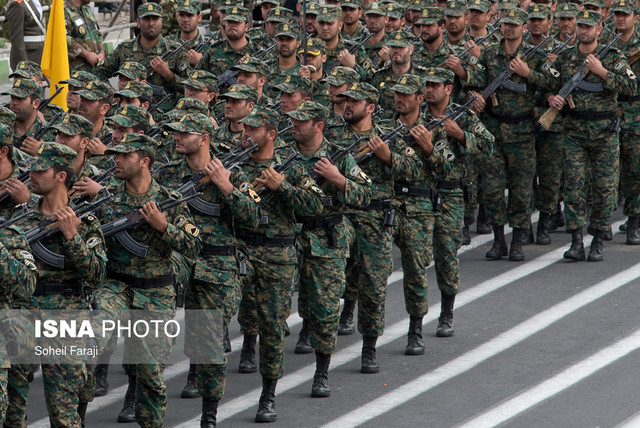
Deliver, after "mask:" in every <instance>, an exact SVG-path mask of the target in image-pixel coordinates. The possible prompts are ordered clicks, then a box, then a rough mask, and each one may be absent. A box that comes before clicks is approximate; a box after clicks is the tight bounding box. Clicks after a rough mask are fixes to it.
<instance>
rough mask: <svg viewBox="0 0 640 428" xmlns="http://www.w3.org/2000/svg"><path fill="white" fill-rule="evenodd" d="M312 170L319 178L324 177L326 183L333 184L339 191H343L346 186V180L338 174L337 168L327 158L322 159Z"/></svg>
mask: <svg viewBox="0 0 640 428" xmlns="http://www.w3.org/2000/svg"><path fill="white" fill-rule="evenodd" d="M313 170H314V171H315V173H316V174H318V175H319V176H320V177H324V178H325V179H326V180H327V181H329V182H331V183H333V184H335V185H336V187H338V188H339V189H340V190H342V191H344V188H345V187H346V184H347V179H346V178H345V177H344V175H342V174H341V173H340V171H339V170H338V167H337V166H335V165H334V164H333V163H331V161H330V160H329V159H327V158H322V159H320V160H319V161H318V162H316V164H315V165H314V167H313Z"/></svg>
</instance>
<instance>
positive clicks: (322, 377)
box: [311, 351, 331, 397]
mask: <svg viewBox="0 0 640 428" xmlns="http://www.w3.org/2000/svg"><path fill="white" fill-rule="evenodd" d="M330 362H331V354H322V353H320V352H318V351H316V372H315V374H314V375H313V386H312V387H311V396H312V397H331V389H329V363H330Z"/></svg>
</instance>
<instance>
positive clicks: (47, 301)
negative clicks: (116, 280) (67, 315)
mask: <svg viewBox="0 0 640 428" xmlns="http://www.w3.org/2000/svg"><path fill="white" fill-rule="evenodd" d="M76 161H77V154H76V152H75V151H73V149H71V148H69V147H67V146H64V145H62V144H59V143H42V146H41V149H40V151H39V153H38V157H37V158H36V160H35V162H34V164H33V166H32V169H31V188H32V191H33V193H35V194H37V195H40V196H42V198H41V199H40V201H39V203H38V205H37V207H36V210H35V212H34V213H33V214H32V215H30V216H29V217H27V218H26V219H24V220H23V221H22V222H21V227H22V228H23V229H26V230H28V229H30V228H33V227H37V226H38V225H39V224H40V222H41V221H43V220H45V219H50V218H55V219H56V223H57V226H58V227H59V231H60V233H55V234H54V235H52V236H51V237H48V238H43V239H42V240H41V241H40V242H41V243H42V244H43V245H44V246H45V247H46V248H47V249H48V250H50V251H52V252H54V253H56V254H61V255H63V256H64V267H62V268H60V267H53V266H51V265H49V264H47V263H46V262H45V261H44V260H42V259H40V258H39V257H38V255H37V253H36V254H34V255H35V256H36V258H35V263H36V265H37V267H38V272H39V273H40V277H39V280H38V283H37V284H36V289H35V292H34V293H33V297H32V299H31V302H30V305H29V306H30V308H32V309H40V310H52V309H75V310H79V309H85V310H87V309H88V308H87V296H90V295H91V294H92V293H93V292H95V291H97V290H98V288H99V287H100V283H101V282H102V280H103V279H104V274H105V269H106V263H107V257H106V255H105V248H104V238H103V236H102V232H101V231H100V223H99V222H98V220H97V219H96V218H95V217H94V216H92V215H89V216H85V217H84V218H82V219H79V218H78V217H77V216H76V213H75V212H74V211H73V209H72V207H71V206H69V198H68V196H67V189H68V187H69V185H70V184H71V180H72V179H73V169H74V166H75V164H76ZM32 245H33V243H32ZM42 377H43V382H44V392H45V399H46V402H47V410H48V412H49V421H50V423H51V426H53V427H63V426H80V423H81V421H83V420H84V414H85V412H86V402H83V401H82V397H81V390H82V388H83V387H84V385H85V383H86V381H87V378H88V373H87V370H86V367H85V364H79V363H76V364H42ZM26 388H27V391H28V384H27V385H26Z"/></svg>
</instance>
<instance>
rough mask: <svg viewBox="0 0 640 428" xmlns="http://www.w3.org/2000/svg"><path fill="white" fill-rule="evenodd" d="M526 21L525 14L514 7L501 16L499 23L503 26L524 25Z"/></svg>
mask: <svg viewBox="0 0 640 428" xmlns="http://www.w3.org/2000/svg"><path fill="white" fill-rule="evenodd" d="M527 19H528V16H527V12H525V11H524V10H522V9H520V8H519V7H514V8H513V9H509V10H508V11H506V12H505V13H504V14H502V20H501V21H500V22H502V23H505V24H514V25H524V24H525V22H527Z"/></svg>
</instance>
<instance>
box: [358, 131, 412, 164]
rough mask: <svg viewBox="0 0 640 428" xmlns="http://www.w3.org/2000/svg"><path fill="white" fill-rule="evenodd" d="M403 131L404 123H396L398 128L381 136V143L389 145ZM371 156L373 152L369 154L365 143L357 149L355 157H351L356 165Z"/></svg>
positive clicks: (369, 150) (369, 151)
mask: <svg viewBox="0 0 640 428" xmlns="http://www.w3.org/2000/svg"><path fill="white" fill-rule="evenodd" d="M403 129H405V126H404V123H401V122H400V121H398V126H397V127H396V128H394V129H392V130H391V131H389V132H387V133H385V134H382V135H381V136H380V139H381V140H382V141H384V142H385V143H389V142H391V140H393V139H394V138H396V137H397V136H398V134H399V133H400V132H402V130H403ZM372 156H373V152H371V149H370V148H369V146H368V145H367V142H365V143H364V144H362V145H361V146H360V147H359V148H358V152H357V153H356V154H355V155H353V157H354V158H355V160H356V163H358V164H360V163H362V162H364V161H365V160H367V159H369V158H370V157H372Z"/></svg>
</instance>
